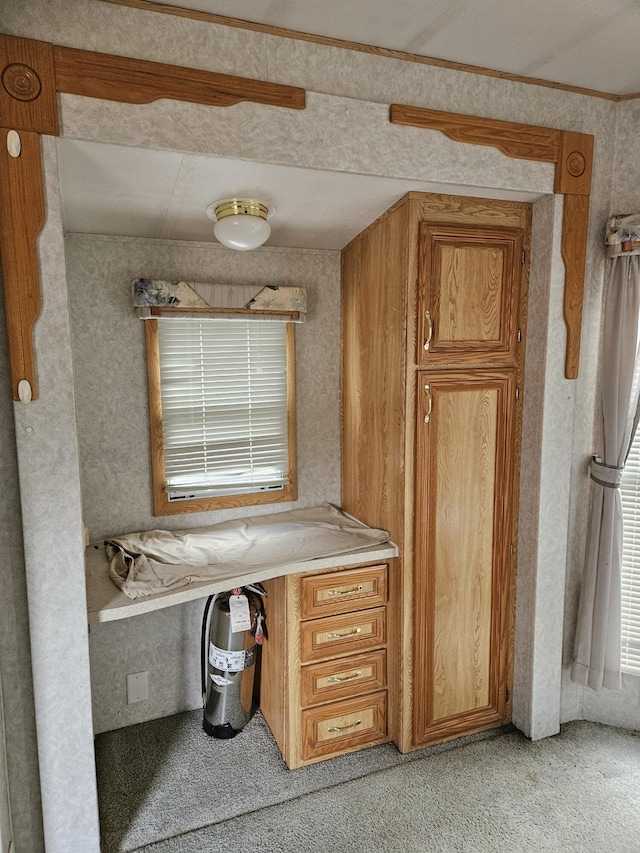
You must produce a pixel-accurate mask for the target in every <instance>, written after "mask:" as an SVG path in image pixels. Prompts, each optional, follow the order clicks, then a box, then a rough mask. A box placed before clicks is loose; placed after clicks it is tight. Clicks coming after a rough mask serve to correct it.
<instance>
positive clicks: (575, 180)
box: [554, 131, 593, 195]
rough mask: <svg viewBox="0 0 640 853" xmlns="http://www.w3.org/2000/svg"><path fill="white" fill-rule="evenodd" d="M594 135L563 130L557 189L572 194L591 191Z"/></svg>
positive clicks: (557, 167)
mask: <svg viewBox="0 0 640 853" xmlns="http://www.w3.org/2000/svg"><path fill="white" fill-rule="evenodd" d="M592 163H593V136H590V135H589V134H587V133H571V132H570V131H563V133H562V136H561V142H560V154H559V157H558V161H557V163H556V181H555V187H554V189H555V191H556V192H557V193H562V194H566V193H570V194H571V195H589V194H590V193H591V168H592Z"/></svg>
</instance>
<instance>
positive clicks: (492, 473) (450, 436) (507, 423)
mask: <svg viewBox="0 0 640 853" xmlns="http://www.w3.org/2000/svg"><path fill="white" fill-rule="evenodd" d="M419 379H420V384H419V389H418V390H419V400H418V412H419V415H418V440H417V468H418V477H417V493H416V518H417V519H421V521H419V522H418V524H417V529H416V569H417V571H416V597H415V608H416V657H415V659H416V673H415V677H416V708H415V711H416V716H415V721H416V730H415V736H416V740H417V741H418V742H424V741H425V740H429V739H431V738H432V736H434V739H435V736H436V735H437V737H438V739H441V738H442V736H443V732H449V731H450V732H451V735H452V736H453V735H454V734H456V733H458V732H459V731H462V730H465V731H468V730H469V728H470V727H473V725H475V724H477V725H478V727H483V725H484V724H486V723H488V722H490V721H499V720H500V719H501V718H502V716H503V715H504V709H505V704H506V696H505V691H506V685H507V672H506V661H507V646H508V639H509V638H508V619H507V612H506V611H507V607H506V605H507V602H508V595H509V589H510V578H509V572H508V569H509V543H508V542H507V538H508V531H509V530H510V525H509V518H510V513H509V507H510V499H511V489H510V487H509V483H510V482H511V465H512V463H511V458H512V449H511V442H512V435H513V411H514V393H515V383H514V377H513V373H512V372H511V371H504V372H503V373H497V372H489V371H480V370H478V371H468V372H467V373H461V372H458V371H456V372H454V371H449V372H447V373H446V374H445V373H431V372H429V373H427V372H423V373H421V374H420V376H419ZM425 419H426V420H425Z"/></svg>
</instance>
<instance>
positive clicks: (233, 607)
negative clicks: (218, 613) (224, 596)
mask: <svg viewBox="0 0 640 853" xmlns="http://www.w3.org/2000/svg"><path fill="white" fill-rule="evenodd" d="M229 615H230V616H231V633H232V634H236V633H238V631H250V630H251V614H250V613H249V600H248V598H247V596H246V595H232V596H230V597H229Z"/></svg>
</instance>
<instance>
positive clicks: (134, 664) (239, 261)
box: [66, 234, 340, 732]
mask: <svg viewBox="0 0 640 853" xmlns="http://www.w3.org/2000/svg"><path fill="white" fill-rule="evenodd" d="M66 255H67V278H68V287H69V306H70V313H71V327H72V340H73V359H74V370H75V382H76V400H77V418H78V442H79V449H80V464H81V481H82V500H83V516H84V522H85V524H86V525H87V527H88V528H89V532H90V537H91V539H92V540H94V541H98V540H100V539H102V538H104V537H105V536H109V535H115V534H118V533H126V532H131V531H137V530H146V529H150V528H155V527H163V528H165V529H176V528H184V527H196V526H202V525H205V524H215V523H217V522H219V521H224V520H226V519H228V518H236V517H238V516H243V515H248V514H261V513H266V512H281V511H283V510H285V509H290V508H293V507H295V506H313V505H315V504H319V503H322V502H324V501H331V502H334V503H339V502H340V411H339V403H340V400H339V382H340V322H339V318H340V255H339V253H338V252H325V251H317V250H307V251H304V250H293V249H274V248H271V249H269V248H262V249H259V250H257V251H255V252H233V251H231V250H229V249H225V248H223V247H222V246H220V245H219V244H211V243H183V242H176V241H168V240H165V241H159V240H140V239H128V238H114V237H97V236H87V235H81V234H71V235H68V237H67V241H66ZM139 276H145V277H148V278H159V279H167V280H173V279H175V280H178V279H181V278H184V279H186V280H187V281H189V280H192V281H217V282H223V283H225V284H233V283H253V282H256V283H263V284H276V283H279V284H289V285H300V286H303V287H305V288H306V289H307V295H308V300H309V313H308V316H307V320H306V322H305V323H304V324H301V325H298V326H296V386H297V388H296V403H297V405H296V415H297V443H298V501H297V502H296V503H287V504H273V505H272V506H270V507H268V506H265V507H256V508H251V507H243V508H240V509H234V510H221V511H217V512H210V513H199V514H194V513H188V514H184V515H179V516H169V517H165V518H154V517H153V515H152V510H151V469H150V459H149V439H148V434H149V423H148V408H147V379H146V361H145V349H144V330H143V322H142V321H141V320H139V319H137V317H136V316H135V314H134V311H133V308H132V300H131V281H132V280H133V279H134V278H137V277H139ZM202 606H203V604H202V602H194V603H191V604H186V605H180V606H178V607H173V608H171V609H169V610H164V611H162V612H160V613H157V614H149V615H146V616H141V617H136V618H134V619H131V620H125V621H123V622H113V623H107V624H103V625H95V626H92V629H91V636H90V647H91V672H92V691H93V714H94V726H95V731H96V732H100V731H106V730H109V729H114V728H118V727H119V726H124V725H129V724H131V723H136V722H141V721H142V720H146V719H153V718H155V717H161V716H164V715H166V714H173V713H177V712H178V711H182V710H185V709H191V708H195V707H198V705H199V704H201V695H200V683H199V670H198V653H199V651H198V642H199V631H200V621H201V614H202ZM141 670H147V671H149V684H150V689H149V693H150V698H149V701H148V702H141V703H137V704H134V705H127V700H126V674H127V673H129V672H138V671H141Z"/></svg>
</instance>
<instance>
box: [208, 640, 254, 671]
mask: <svg viewBox="0 0 640 853" xmlns="http://www.w3.org/2000/svg"><path fill="white" fill-rule="evenodd" d="M255 659H256V650H255V646H254V647H253V648H252V649H243V650H242V651H240V652H230V651H229V649H219V648H218V647H217V646H214V645H213V643H209V663H210V664H211V666H213V667H215V668H216V669H219V670H222V672H242V670H243V669H249V667H250V666H252V665H253V664H254V663H255Z"/></svg>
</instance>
